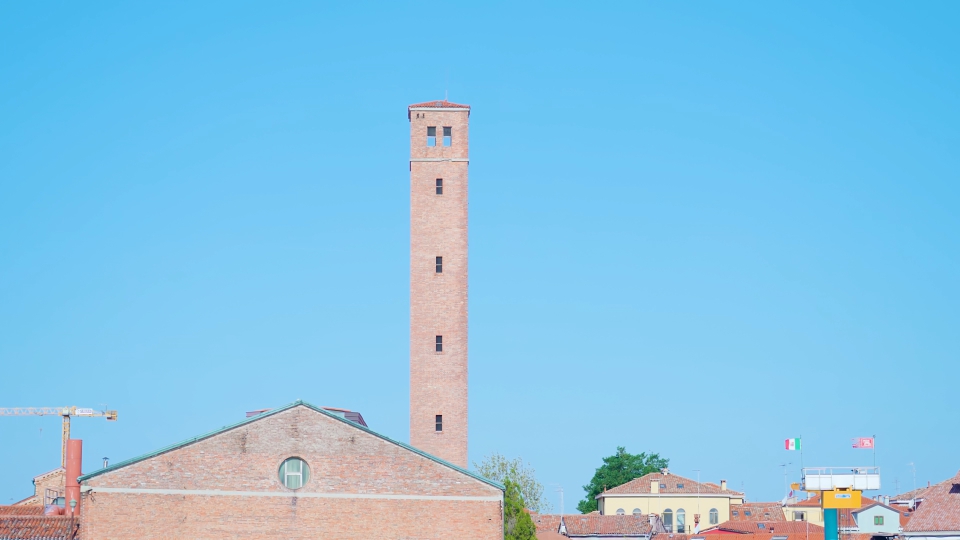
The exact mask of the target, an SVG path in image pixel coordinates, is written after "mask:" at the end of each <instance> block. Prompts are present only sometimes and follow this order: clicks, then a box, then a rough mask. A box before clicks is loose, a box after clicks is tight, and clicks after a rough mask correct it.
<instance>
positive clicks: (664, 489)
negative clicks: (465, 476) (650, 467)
mask: <svg viewBox="0 0 960 540" xmlns="http://www.w3.org/2000/svg"><path fill="white" fill-rule="evenodd" d="M653 481H656V482H658V483H659V484H660V486H661V487H660V493H663V494H665V495H667V494H671V493H685V494H691V493H697V492H698V491H697V486H699V488H700V489H699V493H705V494H728V495H732V496H734V497H742V496H743V493H740V492H739V491H733V490H730V489H720V486H718V485H716V484H711V483H710V482H701V483H700V484H697V482H696V480H690V479H689V478H684V477H682V476H677V475H675V474H669V473H668V474H662V473H650V474H645V475H643V476H641V477H640V478H634V479H633V480H631V481H629V482H627V483H626V484H623V485H621V486H617V487H615V488H611V489H608V490H607V491H605V492H603V493H601V494H600V495H599V497H603V496H604V495H606V494H613V495H618V494H629V493H651V491H650V483H651V482H653Z"/></svg>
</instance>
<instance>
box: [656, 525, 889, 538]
mask: <svg viewBox="0 0 960 540" xmlns="http://www.w3.org/2000/svg"><path fill="white" fill-rule="evenodd" d="M688 536H689V537H690V538H691V539H693V538H705V539H706V540H720V539H726V538H731V537H730V536H729V535H724V534H722V533H717V532H714V531H708V532H705V533H700V534H692V535H688ZM774 536H784V537H786V540H823V529H822V528H821V529H819V530H814V529H813V528H812V527H811V528H810V532H809V533H807V532H806V531H804V532H802V533H783V534H781V533H780V532H777V533H775V534H769V533H740V534H735V535H734V536H733V537H732V538H733V540H770V539H771V538H772V537H774ZM860 536H866V539H864V538H860ZM842 539H843V540H869V539H870V535H869V534H867V535H859V534H854V535H852V534H847V533H844V534H843V536H842ZM654 540H671V539H668V538H667V535H665V534H658V535H656V536H655V537H654ZM672 540H676V539H672Z"/></svg>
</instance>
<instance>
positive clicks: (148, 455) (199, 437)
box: [78, 399, 506, 490]
mask: <svg viewBox="0 0 960 540" xmlns="http://www.w3.org/2000/svg"><path fill="white" fill-rule="evenodd" d="M299 406H303V407H307V408H308V409H310V410H312V411H315V412H318V413H320V414H322V415H325V416H327V417H328V418H333V419H335V420H337V421H339V422H343V423H345V424H347V425H349V426H352V427H355V428H357V429H359V430H362V431H365V432H367V433H369V434H371V435H373V436H374V437H377V438H380V439H383V440H385V441H387V442H390V443H393V444H395V445H397V446H400V447H401V448H405V449H407V450H410V451H412V452H414V453H416V454H419V455H421V456H423V457H425V458H427V459H429V460H431V461H435V462H437V463H439V464H441V465H445V466H447V467H450V468H451V469H454V470H456V471H458V472H461V473H464V474H466V475H468V476H470V477H472V478H474V479H476V480H479V481H481V482H483V483H485V484H489V485H491V486H493V487H495V488H498V489H500V490H505V489H506V487H505V486H504V485H503V484H501V483H499V482H496V481H494V480H490V479H489V478H485V477H483V476H481V475H479V474H477V473H475V472H473V471H469V470H467V469H464V468H461V467H459V466H457V465H454V464H453V463H450V462H449V461H446V460H443V459H440V458H438V457H437V456H434V455H432V454H428V453H426V452H424V451H423V450H420V449H418V448H414V447H413V446H410V445H409V444H406V443H403V442H400V441H396V440H394V439H391V438H390V437H387V436H386V435H382V434H380V433H377V432H376V431H374V430H372V429H370V428H368V427H366V426H361V425H360V424H357V423H356V422H352V421H350V420H347V419H346V418H342V417H340V416H337V415H335V414H333V413H331V412H330V411H327V410H324V409H323V408H322V407H317V406H316V405H313V404H311V403H307V402H306V401H303V400H302V399H298V400H296V401H294V402H293V403H289V404H287V405H284V406H282V407H277V408H276V409H272V410H270V411H267V412H264V413H260V414H258V415H256V416H251V417H250V418H244V419H243V420H241V421H239V422H236V423H234V424H230V425H226V426H223V427H222V428H220V429H216V430H213V431H209V432H207V433H204V434H202V435H197V436H196V437H191V438H189V439H186V440H183V441H180V442H178V443H174V444H171V445H169V446H165V447H163V448H160V449H159V450H154V451H153V452H148V453H146V454H142V455H139V456H136V457H133V458H130V459H125V460H123V461H119V462H117V463H115V464H113V465H110V466H109V467H104V468H102V469H100V470H98V471H95V472H92V473H89V474H84V475H82V476H80V477H79V478H78V481H79V482H81V483H82V482H84V481H85V480H89V479H90V478H94V477H96V476H100V475H101V474H104V473H108V472H111V471H114V470H117V469H120V468H123V467H126V466H128V465H133V464H134V463H139V462H141V461H144V460H147V459H150V458H152V457H156V456H159V455H161V454H166V453H167V452H172V451H174V450H178V449H180V448H183V447H185V446H188V445H191V444H194V443H197V442H200V441H202V440H205V439H209V438H210V437H214V436H216V435H219V434H221V433H226V432H227V431H230V430H232V429H236V428H238V427H240V426H243V425H246V424H249V423H252V422H256V421H258V420H263V419H264V418H267V417H269V416H273V415H275V414H279V413H281V412H283V411H287V410H290V409H292V408H294V407H299Z"/></svg>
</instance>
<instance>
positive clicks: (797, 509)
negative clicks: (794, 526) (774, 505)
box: [783, 495, 823, 527]
mask: <svg viewBox="0 0 960 540" xmlns="http://www.w3.org/2000/svg"><path fill="white" fill-rule="evenodd" d="M783 516H784V517H785V518H787V521H809V522H810V523H813V524H814V525H819V526H821V527H823V510H821V509H820V495H815V496H814V497H811V498H809V499H804V500H801V501H797V502H791V503H787V504H786V505H785V506H784V507H783Z"/></svg>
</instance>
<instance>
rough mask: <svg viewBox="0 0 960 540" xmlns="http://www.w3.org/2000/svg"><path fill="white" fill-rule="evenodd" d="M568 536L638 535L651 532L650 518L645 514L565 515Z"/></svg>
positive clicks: (564, 520)
mask: <svg viewBox="0 0 960 540" xmlns="http://www.w3.org/2000/svg"><path fill="white" fill-rule="evenodd" d="M563 522H564V524H566V526H567V536H595V535H598V534H599V535H603V536H637V535H642V534H649V533H650V518H649V517H647V516H644V515H637V516H635V515H633V514H626V515H622V516H617V515H612V516H601V515H599V514H586V515H579V516H577V515H571V516H563Z"/></svg>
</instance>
